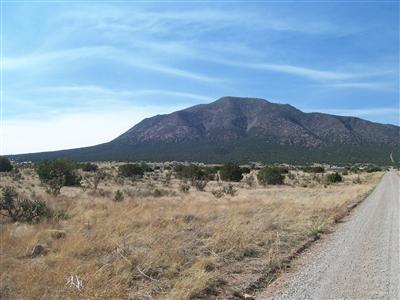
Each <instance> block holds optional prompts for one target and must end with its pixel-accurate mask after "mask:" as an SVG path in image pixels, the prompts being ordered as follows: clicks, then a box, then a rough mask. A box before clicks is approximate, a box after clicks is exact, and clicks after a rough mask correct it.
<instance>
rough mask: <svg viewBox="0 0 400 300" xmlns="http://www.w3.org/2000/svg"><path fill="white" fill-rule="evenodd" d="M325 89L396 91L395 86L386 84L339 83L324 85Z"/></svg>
mask: <svg viewBox="0 0 400 300" xmlns="http://www.w3.org/2000/svg"><path fill="white" fill-rule="evenodd" d="M324 86H325V87H329V88H339V89H366V90H373V91H393V90H395V89H396V86H395V84H391V83H388V82H340V83H329V84H324Z"/></svg>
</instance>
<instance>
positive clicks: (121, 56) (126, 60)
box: [3, 46, 222, 82]
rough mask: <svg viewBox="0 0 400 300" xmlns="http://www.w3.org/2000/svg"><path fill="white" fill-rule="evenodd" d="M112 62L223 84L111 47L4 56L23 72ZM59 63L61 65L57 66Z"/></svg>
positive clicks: (9, 64)
mask: <svg viewBox="0 0 400 300" xmlns="http://www.w3.org/2000/svg"><path fill="white" fill-rule="evenodd" d="M94 58H96V59H100V60H113V61H115V62H118V63H122V64H124V65H129V66H131V67H133V68H140V69H144V70H150V71H154V72H158V73H163V74H167V75H172V76H176V77H181V78H185V79H190V80H196V81H204V82H221V81H222V80H221V79H219V78H215V77H212V76H208V75H205V74H202V73H198V72H193V71H188V70H184V69H181V68H177V67H173V66H169V65H165V64H163V63H158V62H155V61H151V60H149V59H148V58H145V57H137V56H136V55H135V53H129V52H128V51H126V50H120V49H117V48H115V47H111V46H93V47H81V48H73V49H65V50H56V51H50V52H45V53H34V54H31V55H27V56H24V57H5V58H4V59H3V69H4V70H6V71H7V70H21V69H22V70H23V69H27V68H34V67H36V68H42V69H46V68H48V67H51V66H58V67H60V66H62V65H64V64H65V63H68V62H71V61H75V60H81V59H94ZM55 63H58V65H55Z"/></svg>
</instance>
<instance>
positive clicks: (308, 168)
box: [303, 166, 325, 173]
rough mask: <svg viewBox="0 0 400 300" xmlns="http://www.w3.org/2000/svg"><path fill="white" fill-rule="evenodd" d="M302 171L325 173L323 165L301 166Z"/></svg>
mask: <svg viewBox="0 0 400 300" xmlns="http://www.w3.org/2000/svg"><path fill="white" fill-rule="evenodd" d="M303 172H306V173H325V168H324V167H311V166H307V167H304V168H303Z"/></svg>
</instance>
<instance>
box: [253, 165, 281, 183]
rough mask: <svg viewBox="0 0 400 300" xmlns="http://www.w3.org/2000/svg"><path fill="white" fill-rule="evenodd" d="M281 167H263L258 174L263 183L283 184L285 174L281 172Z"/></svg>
mask: <svg viewBox="0 0 400 300" xmlns="http://www.w3.org/2000/svg"><path fill="white" fill-rule="evenodd" d="M281 171H282V170H281V169H280V168H276V167H264V168H262V169H261V170H260V171H259V172H258V174H257V178H258V181H259V182H260V183H261V184H264V185H266V184H273V185H278V184H283V180H284V179H285V176H284V175H282V174H281Z"/></svg>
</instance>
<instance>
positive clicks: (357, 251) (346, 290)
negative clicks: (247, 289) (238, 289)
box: [257, 171, 400, 299]
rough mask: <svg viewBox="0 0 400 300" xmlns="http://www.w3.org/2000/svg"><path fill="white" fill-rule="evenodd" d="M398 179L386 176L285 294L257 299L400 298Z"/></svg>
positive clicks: (284, 289) (279, 293)
mask: <svg viewBox="0 0 400 300" xmlns="http://www.w3.org/2000/svg"><path fill="white" fill-rule="evenodd" d="M399 185H400V178H399V176H398V175H397V174H396V173H395V172H394V171H390V172H387V173H386V174H385V175H384V176H383V178H382V180H381V181H380V183H379V184H378V186H377V187H376V189H375V190H374V191H373V192H372V194H371V195H370V196H369V197H368V198H367V199H365V201H364V202H363V203H362V204H360V206H359V207H357V208H356V209H355V211H354V214H352V216H351V218H350V219H349V221H347V222H345V223H342V224H340V225H339V226H338V228H337V230H336V231H335V233H333V234H332V235H331V236H330V237H329V238H328V240H327V241H326V243H322V245H321V246H320V247H318V253H313V255H312V257H311V258H309V259H308V264H307V265H306V267H303V268H302V269H301V270H300V271H298V272H297V273H295V274H294V276H293V279H292V280H291V281H290V282H289V284H288V285H287V286H286V288H283V291H280V292H278V293H277V294H275V295H274V296H272V297H271V296H268V297H267V296H266V294H264V296H263V294H260V296H259V297H257V298H259V299H265V298H273V299H400V292H399V288H400V252H399V240H400V236H399V234H400V233H399V227H400V218H399V209H400V207H399V202H400V194H399Z"/></svg>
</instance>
